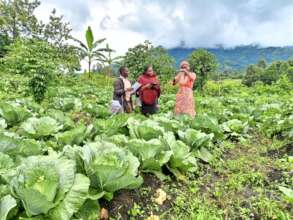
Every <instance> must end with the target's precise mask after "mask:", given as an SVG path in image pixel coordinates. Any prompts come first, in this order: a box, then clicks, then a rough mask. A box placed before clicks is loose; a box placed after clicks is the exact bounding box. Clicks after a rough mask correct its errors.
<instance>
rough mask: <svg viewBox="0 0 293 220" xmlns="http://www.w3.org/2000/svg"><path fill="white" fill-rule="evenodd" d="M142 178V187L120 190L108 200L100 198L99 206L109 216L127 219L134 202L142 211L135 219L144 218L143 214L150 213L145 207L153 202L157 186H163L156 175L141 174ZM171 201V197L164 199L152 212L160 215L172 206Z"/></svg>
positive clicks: (148, 214)
mask: <svg viewBox="0 0 293 220" xmlns="http://www.w3.org/2000/svg"><path fill="white" fill-rule="evenodd" d="M143 179H144V183H143V185H142V187H140V188H139V189H135V190H120V191H118V192H116V193H115V196H114V198H113V200H111V201H110V202H109V201H106V200H101V202H100V204H101V207H103V208H106V209H107V210H108V211H109V215H110V217H112V218H118V217H119V219H123V220H127V219H129V218H130V214H129V210H131V209H132V208H133V206H134V204H137V205H139V207H141V209H143V212H144V213H143V214H142V216H137V217H136V219H145V216H150V215H151V213H148V210H147V207H149V206H150V204H154V202H153V196H154V194H155V192H156V190H157V189H158V188H162V187H163V182H162V181H161V180H160V179H158V178H157V177H156V176H154V175H152V174H148V173H147V174H143ZM144 189H145V190H144ZM171 201H172V199H170V200H166V201H165V202H164V204H163V205H161V206H159V208H158V210H157V211H154V212H153V214H156V215H160V214H162V213H164V212H165V211H167V210H169V209H170V208H171V206H172V204H171Z"/></svg>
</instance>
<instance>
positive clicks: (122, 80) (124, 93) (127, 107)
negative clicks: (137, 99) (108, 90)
mask: <svg viewBox="0 0 293 220" xmlns="http://www.w3.org/2000/svg"><path fill="white" fill-rule="evenodd" d="M119 74H120V76H119V77H118V78H117V79H116V80H115V82H114V94H113V100H112V105H111V111H112V113H122V112H125V113H131V112H132V111H133V103H132V97H131V95H132V91H133V89H132V87H131V82H130V81H129V79H128V69H127V68H126V67H124V66H122V67H120V69H119Z"/></svg>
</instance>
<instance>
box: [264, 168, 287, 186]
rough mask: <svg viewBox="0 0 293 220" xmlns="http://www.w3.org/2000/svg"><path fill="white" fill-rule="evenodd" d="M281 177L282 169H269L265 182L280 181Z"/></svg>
mask: <svg viewBox="0 0 293 220" xmlns="http://www.w3.org/2000/svg"><path fill="white" fill-rule="evenodd" d="M282 177H283V171H282V170H280V169H275V168H273V169H271V170H270V171H269V172H268V173H267V182H268V183H271V182H275V181H278V182H279V181H281V179H282Z"/></svg>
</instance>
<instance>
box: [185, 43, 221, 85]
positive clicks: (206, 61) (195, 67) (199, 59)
mask: <svg viewBox="0 0 293 220" xmlns="http://www.w3.org/2000/svg"><path fill="white" fill-rule="evenodd" d="M188 61H189V63H190V67H191V70H192V71H194V72H195V73H196V76H197V80H196V86H197V87H198V88H199V89H200V90H202V89H203V86H204V85H205V83H206V81H207V79H208V75H209V74H211V73H213V72H215V71H216V70H217V67H218V63H217V60H216V57H215V56H214V55H213V54H212V53H210V52H208V51H207V50H204V49H199V50H196V51H194V52H192V53H191V54H190V55H189V57H188Z"/></svg>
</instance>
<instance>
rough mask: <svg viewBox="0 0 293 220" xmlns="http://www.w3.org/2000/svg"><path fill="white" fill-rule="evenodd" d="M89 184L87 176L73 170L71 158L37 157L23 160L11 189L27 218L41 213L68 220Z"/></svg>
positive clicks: (81, 201) (86, 191)
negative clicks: (19, 201)
mask: <svg viewBox="0 0 293 220" xmlns="http://www.w3.org/2000/svg"><path fill="white" fill-rule="evenodd" d="M89 185H90V181H89V179H88V177H86V176H84V175H82V174H76V173H75V163H74V161H73V160H68V159H65V158H58V157H55V156H38V157H29V158H27V159H26V160H25V161H23V163H22V165H21V166H20V167H19V168H18V170H17V174H16V175H15V177H14V178H13V180H12V191H13V195H14V196H15V197H16V198H18V199H20V200H21V202H22V204H23V206H24V208H25V213H26V216H27V217H32V216H34V215H40V214H43V215H47V216H48V217H49V219H60V220H70V219H71V217H72V216H73V214H74V213H76V212H78V210H79V209H80V208H81V207H82V205H83V203H84V202H85V200H86V198H87V196H88V190H89Z"/></svg>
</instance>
